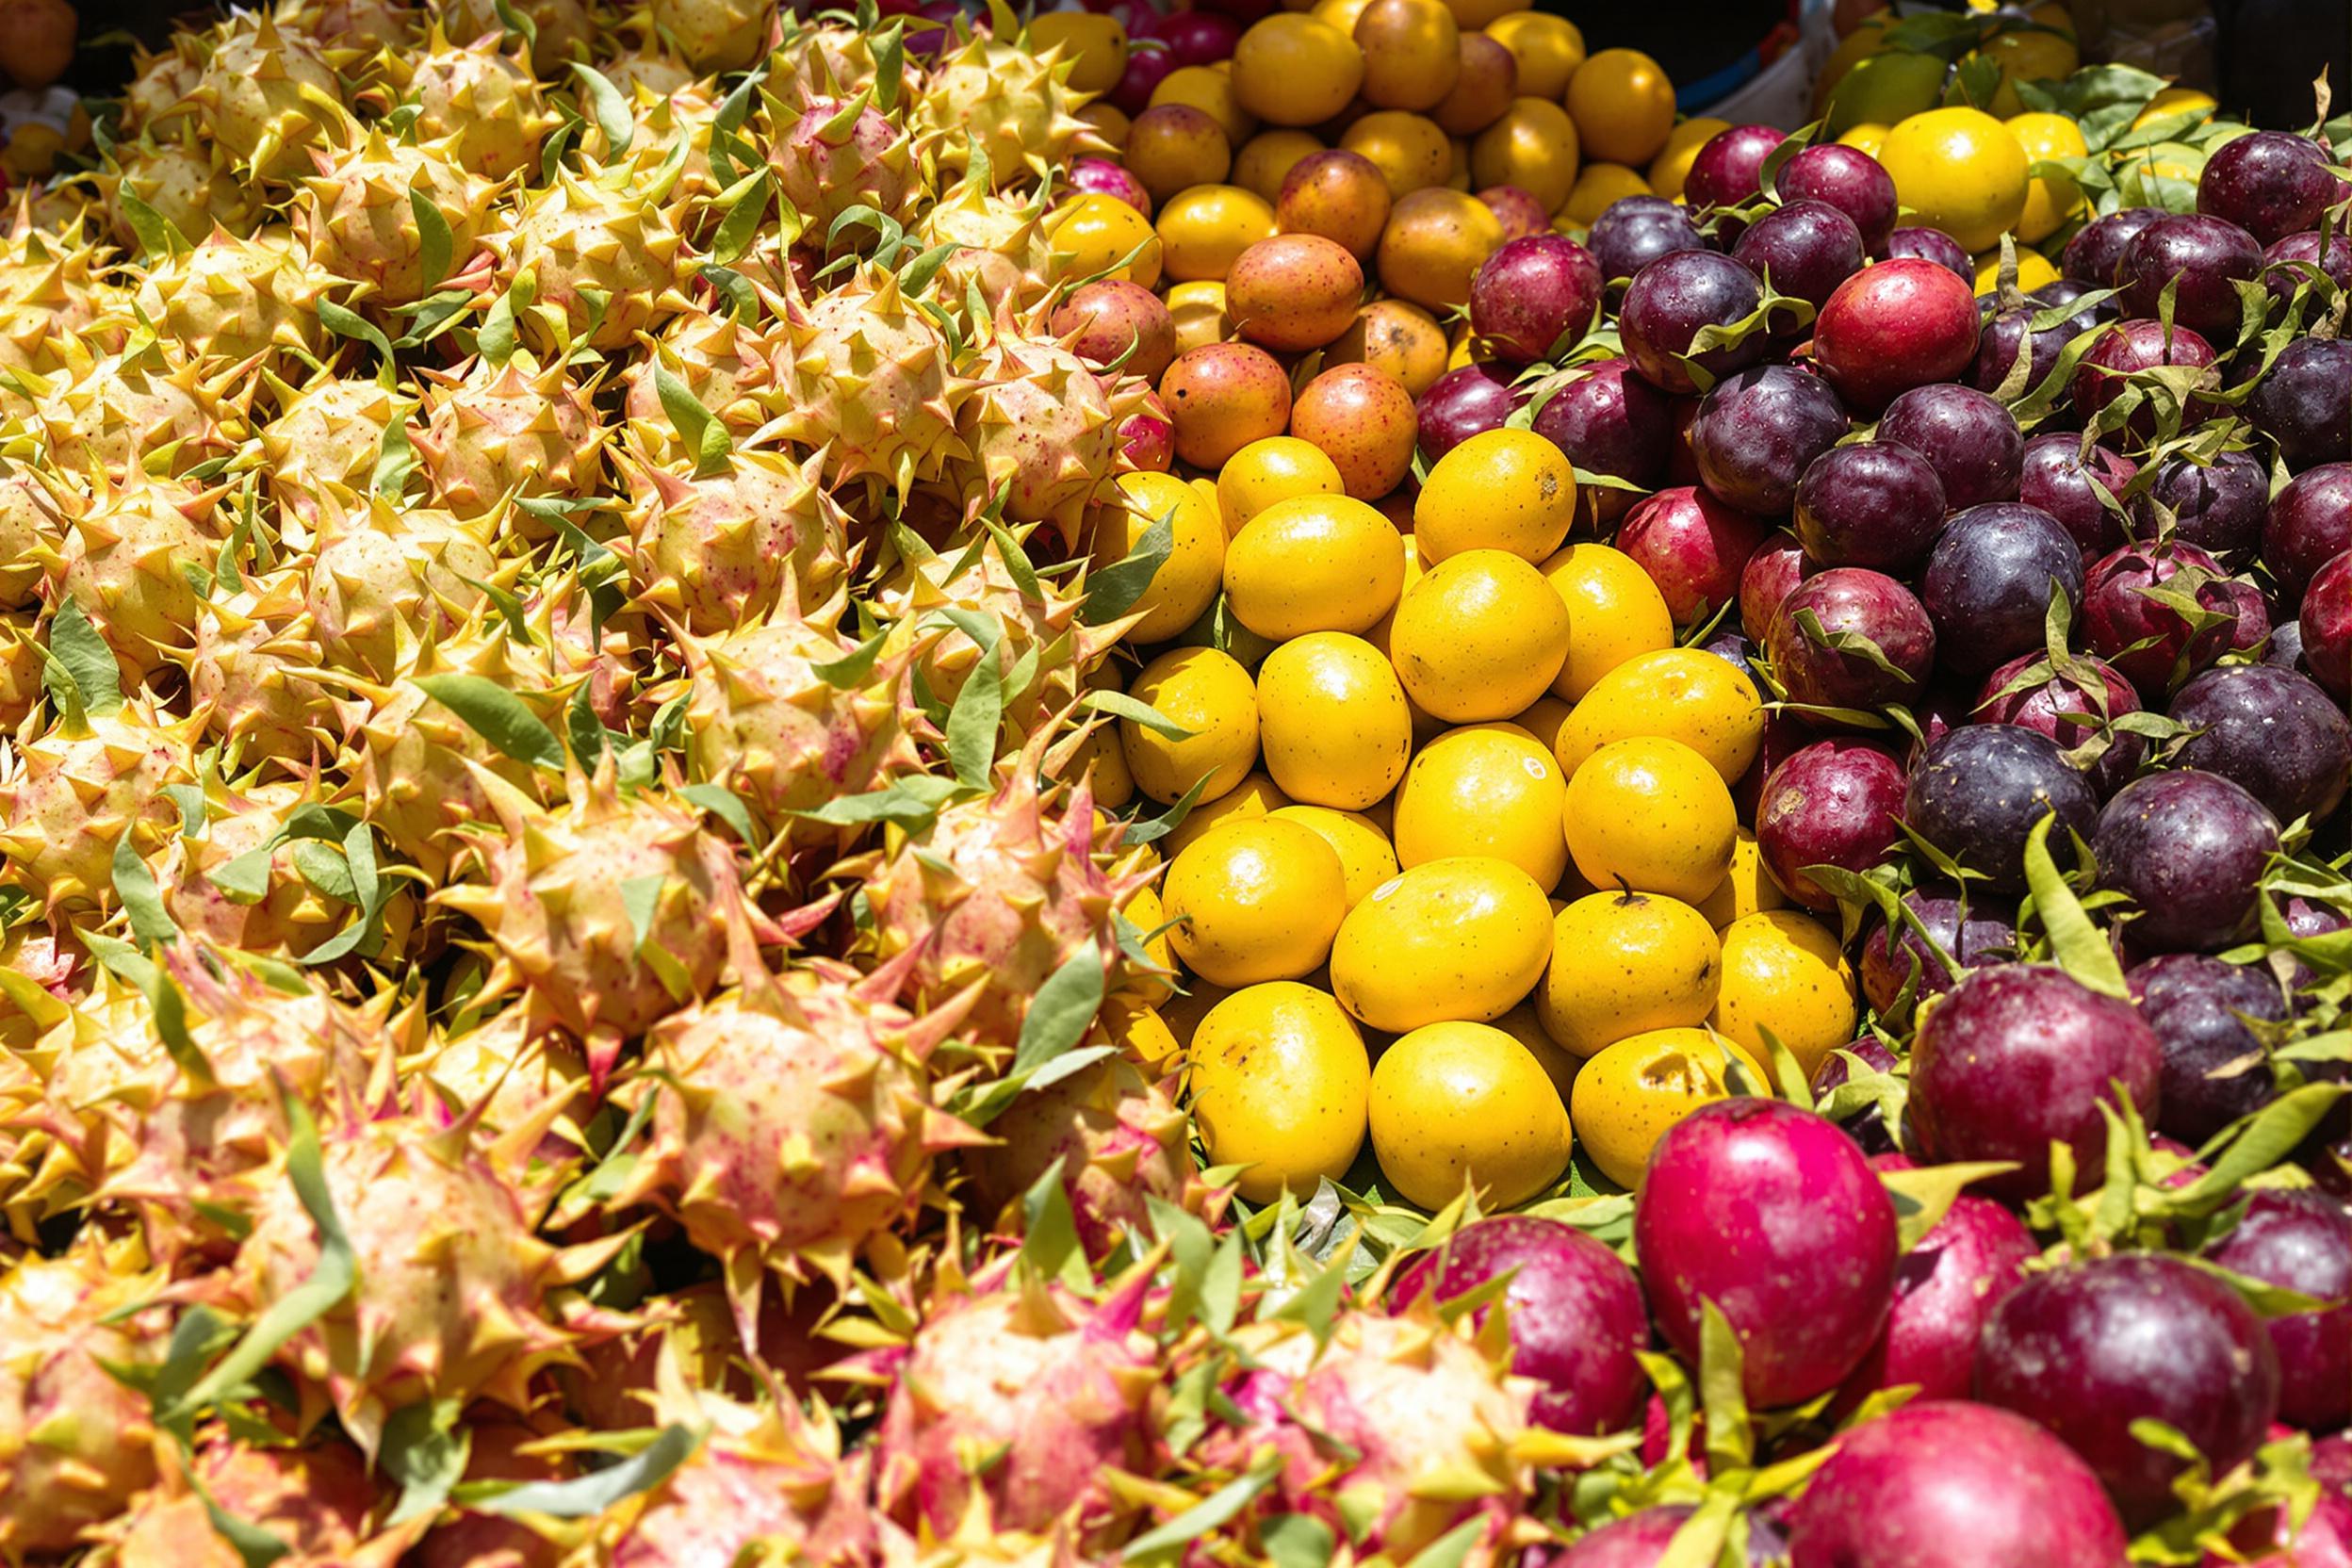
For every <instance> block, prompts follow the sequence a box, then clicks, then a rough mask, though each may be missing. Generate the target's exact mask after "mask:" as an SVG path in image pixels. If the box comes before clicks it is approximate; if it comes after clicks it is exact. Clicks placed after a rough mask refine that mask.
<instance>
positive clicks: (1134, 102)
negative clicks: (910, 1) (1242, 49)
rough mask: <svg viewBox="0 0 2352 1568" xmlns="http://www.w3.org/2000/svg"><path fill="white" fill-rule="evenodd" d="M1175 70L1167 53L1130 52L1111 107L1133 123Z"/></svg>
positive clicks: (1171, 57)
mask: <svg viewBox="0 0 2352 1568" xmlns="http://www.w3.org/2000/svg"><path fill="white" fill-rule="evenodd" d="M909 41H911V38H910V40H909ZM1176 66H1177V60H1176V57H1175V56H1173V55H1171V54H1169V53H1168V51H1167V50H1165V49H1156V48H1146V49H1131V50H1129V51H1128V52H1127V69H1126V70H1125V71H1124V72H1122V73H1120V75H1119V85H1118V86H1117V87H1114V88H1113V89H1111V102H1112V104H1114V105H1115V106H1118V108H1119V111H1120V112H1121V113H1123V114H1125V115H1126V116H1127V117H1128V118H1130V119H1133V118H1134V117H1135V116H1136V115H1138V114H1141V113H1142V112H1143V111H1144V110H1146V109H1148V108H1150V107H1151V106H1152V91H1153V90H1155V89H1157V88H1158V87H1159V85H1160V84H1161V83H1162V82H1164V81H1166V80H1167V79H1168V74H1169V73H1171V72H1173V71H1174V70H1175V69H1176Z"/></svg>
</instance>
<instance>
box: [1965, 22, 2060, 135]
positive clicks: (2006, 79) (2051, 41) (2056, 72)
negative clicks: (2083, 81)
mask: <svg viewBox="0 0 2352 1568" xmlns="http://www.w3.org/2000/svg"><path fill="white" fill-rule="evenodd" d="M1977 57H1979V58H1983V59H1988V60H1991V61H1992V62H1993V63H1994V64H1996V65H1998V66H2000V67H2001V83H2000V85H1999V86H1998V87H1997V88H1995V89H1994V90H1993V100H1992V103H1991V104H1990V105H1989V106H1988V107H1990V108H1991V109H1992V111H1993V112H1994V113H1995V114H1999V115H2012V114H2016V113H2017V112H2018V111H2019V110H2020V109H2022V108H2024V107H2025V101H2024V100H2023V99H2022V98H2020V97H2019V96H2018V95H2017V84H2018V83H2019V82H2054V81H2064V80H2066V78H2067V77H2068V76H2071V75H2073V74H2074V73H2075V71H2076V70H2077V69H2078V68H2080V67H2081V65H2082V52H2081V51H2080V50H2078V49H2076V48H2075V46H2074V40H2072V39H2070V38H2067V37H2066V36H2065V35H2063V34H2060V33H2044V32H2025V31H2022V30H2018V31H2011V32H2006V33H1996V34H1994V35H1993V36H1992V37H1991V38H1989V39H1987V40H1985V47H1984V48H1982V49H1980V50H1978V51H1977Z"/></svg>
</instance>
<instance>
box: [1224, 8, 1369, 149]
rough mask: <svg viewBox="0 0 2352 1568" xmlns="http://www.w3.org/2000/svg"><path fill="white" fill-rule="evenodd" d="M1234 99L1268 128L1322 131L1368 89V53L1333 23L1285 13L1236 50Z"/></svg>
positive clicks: (1259, 26)
mask: <svg viewBox="0 0 2352 1568" xmlns="http://www.w3.org/2000/svg"><path fill="white" fill-rule="evenodd" d="M1363 85H1364V51H1363V50H1361V49H1359V48H1357V47H1356V41H1355V40H1354V39H1352V38H1349V37H1348V35H1347V34H1346V33H1344V32H1342V31H1340V29H1338V28H1337V27H1334V26H1332V25H1331V24H1330V23H1328V22H1324V21H1320V20H1318V19H1316V18H1315V17H1312V16H1300V15H1298V14H1295V13H1290V12H1281V13H1277V14H1275V15H1273V16H1269V17H1266V18H1265V19H1264V20H1263V21H1260V22H1256V23H1253V24H1251V25H1250V30H1249V31H1248V32H1246V33H1244V34H1242V35H1241V40H1240V41H1239V42H1237V43H1235V44H1234V45H1233V93H1234V95H1235V96H1236V97H1237V98H1239V99H1240V101H1241V105H1242V106H1243V107H1244V108H1246V109H1248V110H1249V111H1250V113H1251V114H1254V115H1256V116H1257V117H1258V118H1259V119H1261V120H1263V121H1265V122H1266V123H1267V124H1269V125H1318V124H1321V123H1322V122H1324V121H1326V120H1329V119H1331V117H1332V116H1334V115H1336V114H1338V113H1339V111H1340V110H1342V109H1344V108H1346V107H1347V106H1348V101H1349V100H1350V99H1352V98H1354V97H1355V95H1356V89H1357V88H1359V87H1361V86H1363Z"/></svg>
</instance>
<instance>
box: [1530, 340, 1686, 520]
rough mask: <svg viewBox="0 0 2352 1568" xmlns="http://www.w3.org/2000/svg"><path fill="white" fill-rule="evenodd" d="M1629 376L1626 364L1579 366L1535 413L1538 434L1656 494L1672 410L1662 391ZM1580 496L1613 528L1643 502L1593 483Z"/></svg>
mask: <svg viewBox="0 0 2352 1568" xmlns="http://www.w3.org/2000/svg"><path fill="white" fill-rule="evenodd" d="M1629 372H1630V367H1628V366H1627V365H1626V364H1625V361H1624V360H1622V359H1604V360H1601V361H1599V362H1598V363H1596V364H1590V365H1580V366H1577V367H1576V368H1575V369H1573V370H1570V371H1569V372H1567V373H1566V375H1565V376H1563V377H1562V378H1561V381H1560V387H1559V389H1558V390H1557V391H1554V392H1552V393H1551V394H1550V395H1549V396H1548V397H1546V398H1545V399H1544V402H1543V405H1542V406H1541V407H1539V408H1538V409H1537V410H1536V411H1535V424H1534V430H1535V433H1536V434H1538V435H1541V436H1543V437H1544V438H1545V439H1546V440H1548V441H1550V442H1551V443H1552V445H1554V446H1555V447H1558V448H1559V449H1560V450H1561V451H1563V452H1565V453H1566V454H1567V455H1568V461H1569V462H1571V463H1574V464H1575V465H1576V466H1577V467H1579V468H1582V469H1584V470H1585V471H1586V472H1587V473H1593V474H1611V475H1614V476H1615V477H1617V478H1619V479H1623V480H1629V481H1631V482H1633V483H1635V484H1638V485H1640V486H1641V487H1642V489H1643V490H1653V489H1656V488H1657V487H1658V483H1659V482H1660V481H1662V480H1663V479H1664V478H1665V475H1666V454H1667V451H1668V450H1669V449H1671V448H1672V447H1673V445H1674V413H1673V410H1672V409H1671V408H1670V407H1669V406H1668V404H1667V400H1666V395H1665V394H1664V393H1662V392H1660V391H1659V390H1658V388H1657V387H1655V386H1652V385H1651V384H1649V383H1648V382H1645V381H1643V380H1642V378H1641V377H1640V376H1637V375H1633V374H1631V373H1629ZM1640 498H1641V497H1640V496H1639V495H1638V494H1637V493H1636V492H1634V491H1630V490H1618V489H1614V488H1611V487H1609V486H1608V485H1599V484H1594V485H1586V486H1584V487H1583V488H1582V490H1581V491H1580V492H1579V493H1578V495H1577V501H1578V503H1579V505H1581V506H1582V507H1583V508H1584V509H1585V510H1586V511H1587V512H1589V513H1590V514H1591V515H1593V518H1594V519H1595V520H1596V521H1597V522H1599V523H1601V524H1603V525H1607V524H1609V523H1613V522H1615V521H1616V520H1617V519H1618V518H1619V517H1622V516H1623V515H1625V510H1626V508H1628V507H1630V506H1631V505H1632V504H1633V503H1634V502H1635V501H1637V500H1639V499H1640Z"/></svg>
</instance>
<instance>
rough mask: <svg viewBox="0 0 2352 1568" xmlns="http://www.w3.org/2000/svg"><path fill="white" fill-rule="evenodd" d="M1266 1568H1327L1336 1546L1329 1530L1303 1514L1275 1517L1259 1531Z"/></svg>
mask: <svg viewBox="0 0 2352 1568" xmlns="http://www.w3.org/2000/svg"><path fill="white" fill-rule="evenodd" d="M1258 1540H1259V1542H1260V1543H1261V1544H1264V1545H1265V1547H1266V1563H1267V1568H1329V1565H1330V1563H1331V1558H1332V1555H1333V1549H1334V1548H1335V1547H1336V1546H1337V1545H1338V1542H1337V1541H1336V1540H1335V1539H1334V1538H1333V1536H1332V1534H1331V1526H1329V1525H1327V1524H1325V1523H1324V1522H1323V1521H1322V1520H1320V1519H1317V1518H1315V1517H1314V1516H1313V1515H1312V1514H1305V1513H1278V1514H1276V1515H1275V1516H1274V1517H1273V1518H1271V1519H1268V1520H1266V1522H1265V1523H1263V1524H1261V1525H1260V1526H1259V1527H1258Z"/></svg>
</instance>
